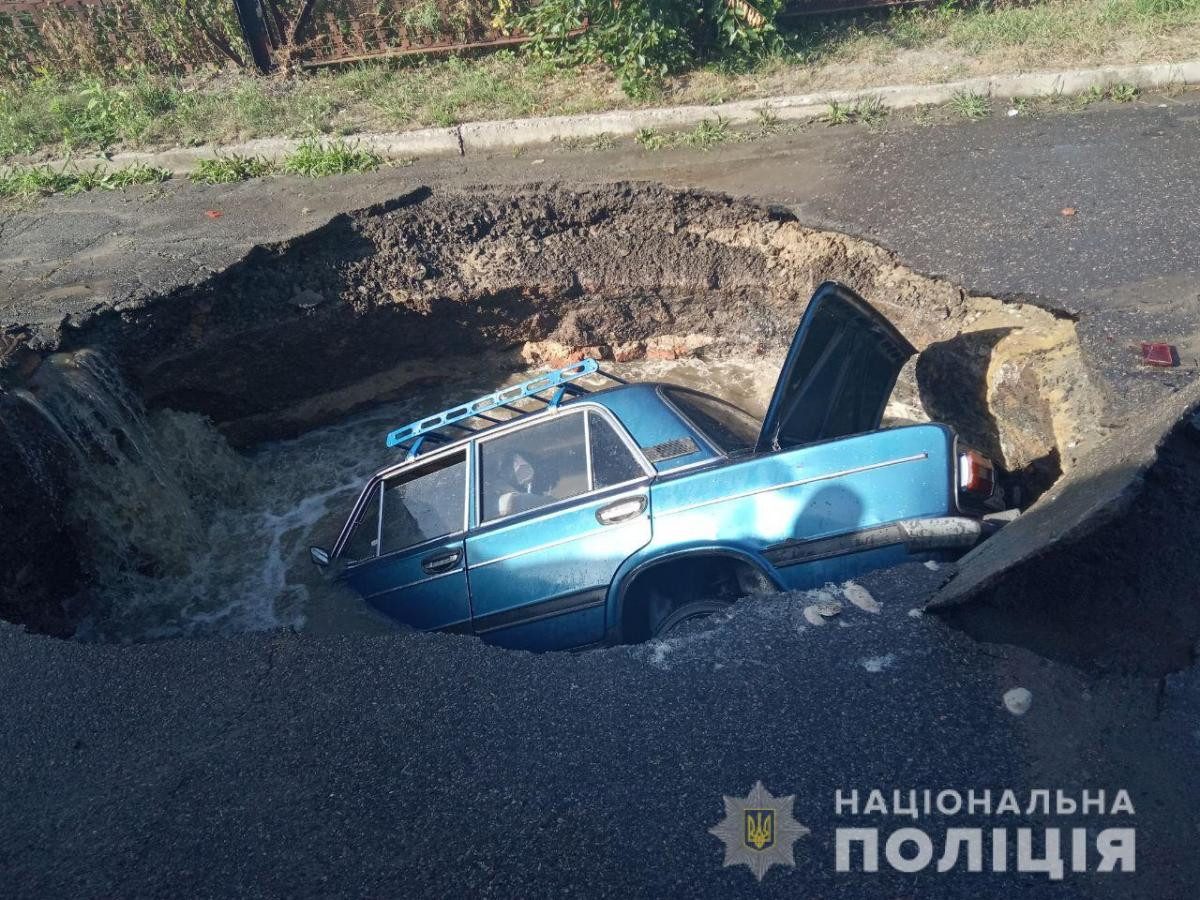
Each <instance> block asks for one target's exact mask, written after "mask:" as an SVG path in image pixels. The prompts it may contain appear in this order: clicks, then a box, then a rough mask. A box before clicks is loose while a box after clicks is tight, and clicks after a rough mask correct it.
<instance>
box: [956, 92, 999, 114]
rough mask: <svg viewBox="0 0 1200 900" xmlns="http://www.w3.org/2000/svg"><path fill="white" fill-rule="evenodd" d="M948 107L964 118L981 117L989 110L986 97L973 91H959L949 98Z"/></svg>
mask: <svg viewBox="0 0 1200 900" xmlns="http://www.w3.org/2000/svg"><path fill="white" fill-rule="evenodd" d="M950 108H951V109H952V110H954V111H955V112H956V113H958V114H959V115H960V116H962V117H963V118H964V119H983V118H986V117H987V115H988V113H990V112H991V106H990V104H989V103H988V99H987V97H985V96H983V94H977V93H975V92H974V91H960V92H959V93H957V94H955V95H954V96H953V97H951V98H950Z"/></svg>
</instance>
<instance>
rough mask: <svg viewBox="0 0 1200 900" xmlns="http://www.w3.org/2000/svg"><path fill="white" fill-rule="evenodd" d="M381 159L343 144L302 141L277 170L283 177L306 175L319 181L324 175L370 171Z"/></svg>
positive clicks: (376, 155)
mask: <svg viewBox="0 0 1200 900" xmlns="http://www.w3.org/2000/svg"><path fill="white" fill-rule="evenodd" d="M382 162H383V157H381V156H380V155H379V154H378V153H373V152H371V151H370V150H361V149H359V148H358V147H356V146H354V145H352V144H347V143H346V142H345V141H319V140H315V139H311V138H310V139H308V140H305V141H304V142H302V143H301V144H300V146H299V147H297V148H296V149H295V150H293V151H292V152H291V153H289V154H288V155H287V156H285V157H284V159H283V162H282V164H281V165H280V166H279V171H280V172H282V173H284V174H285V175H306V176H308V177H309V178H322V177H324V176H326V175H347V174H349V173H351V172H371V171H373V170H375V169H378V168H379V166H380V164H381V163H382Z"/></svg>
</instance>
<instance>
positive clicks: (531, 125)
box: [74, 59, 1200, 173]
mask: <svg viewBox="0 0 1200 900" xmlns="http://www.w3.org/2000/svg"><path fill="white" fill-rule="evenodd" d="M1119 83H1127V84H1132V85H1135V86H1137V87H1139V88H1142V89H1153V88H1163V87H1170V86H1178V85H1189V84H1200V59H1195V60H1191V61H1188V62H1179V63H1154V64H1150V65H1135V66H1103V67H1101V68H1096V69H1074V70H1067V71H1062V72H1028V73H1022V74H1013V75H989V76H983V77H979V78H968V79H966V80H964V81H951V82H946V83H944V84H904V85H889V86H883V87H873V88H861V89H859V90H852V91H821V92H817V93H812V94H795V95H792V96H786V97H762V98H758V99H754V100H738V101H735V102H732V103H720V104H716V105H713V106H672V107H664V108H658V109H636V110H622V111H614V112H605V113H590V114H586V115H576V116H548V117H543V118H530V119H502V120H499V121H494V122H471V123H467V124H465V125H459V126H457V127H452V128H423V129H420V130H416V131H404V132H394V133H376V134H361V135H354V136H352V137H351V138H350V140H351V141H353V142H356V143H358V144H359V145H360V146H362V147H364V148H369V149H371V150H374V151H375V152H376V153H379V154H380V155H381V156H384V157H385V158H389V159H403V158H406V157H416V156H437V155H444V154H451V155H466V154H469V153H478V152H481V151H486V150H501V149H506V148H508V149H511V148H516V147H528V146H533V145H537V144H547V143H550V142H552V141H556V140H570V139H581V138H594V137H599V136H600V135H604V134H607V135H612V136H615V137H621V136H629V135H633V134H637V132H638V131H640V130H642V129H643V128H652V129H662V130H671V129H680V128H687V127H689V126H693V125H696V124H698V123H699V122H702V121H704V120H705V119H712V118H715V117H717V116H720V117H721V118H722V119H723V120H725V121H727V122H729V123H730V124H734V125H738V124H746V123H754V122H757V121H758V120H759V118H760V116H761V115H762V114H763V113H764V111H765V112H769V113H770V114H771V115H772V116H773V117H774V118H776V119H778V120H780V121H789V122H803V121H811V120H813V119H817V118H820V117H821V116H823V115H825V114H826V113H827V112H828V110H829V105H830V104H831V103H849V102H853V101H855V100H860V99H862V98H864V97H875V98H878V100H879V101H880V102H881V103H882V104H883V105H884V106H886V107H889V108H891V109H907V108H911V107H914V106H930V105H937V104H941V103H947V102H949V101H950V100H951V99H953V97H954V96H955V95H956V94H960V93H976V94H983V95H984V96H989V97H999V98H1005V99H1008V98H1014V97H1045V96H1052V95H1055V94H1078V93H1082V92H1083V91H1086V90H1090V89H1091V88H1094V87H1109V86H1111V85H1114V84H1119ZM299 144H300V141H299V140H298V139H288V138H264V139H260V140H254V141H246V142H244V143H240V144H229V145H225V146H202V147H190V148H181V149H176V150H167V151H164V152H160V153H117V154H114V155H113V156H112V157H99V156H96V157H86V158H81V159H77V160H74V163H75V164H76V165H79V166H87V167H90V166H93V165H96V164H105V163H107V164H108V165H111V166H126V165H131V164H133V163H139V162H140V163H145V164H147V165H154V166H159V167H161V168H164V169H168V170H170V171H172V172H175V173H182V172H187V171H190V170H191V169H192V168H194V167H195V165H196V163H198V162H199V161H200V160H203V159H212V158H214V157H216V156H218V155H220V154H222V153H238V154H242V155H246V156H262V157H265V158H267V159H280V158H281V157H283V156H286V155H287V154H288V153H290V152H291V151H292V150H294V149H295V148H296V147H297V146H298V145H299Z"/></svg>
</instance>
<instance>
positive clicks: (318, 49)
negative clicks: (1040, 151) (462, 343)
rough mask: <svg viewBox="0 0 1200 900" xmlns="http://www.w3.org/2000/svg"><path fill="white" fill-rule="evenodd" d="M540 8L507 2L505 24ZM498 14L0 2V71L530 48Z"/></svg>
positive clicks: (126, 0) (862, 2)
mask: <svg viewBox="0 0 1200 900" xmlns="http://www.w3.org/2000/svg"><path fill="white" fill-rule="evenodd" d="M536 2H538V0H515V2H514V3H513V4H512V5H511V6H510V5H509V4H505V5H506V7H507V8H508V10H509V15H510V17H511V14H512V13H514V12H520V10H521V9H522V8H528V6H527V4H530V3H536ZM913 2H917V3H920V2H923V0H793V2H792V3H791V4H790V6H789V7H788V9H787V11H786V12H785V15H806V14H813V13H826V12H843V11H848V10H856V9H865V8H869V7H877V6H892V5H898V4H902V3H903V4H910V3H913ZM924 2H928V0H924ZM495 10H496V6H495V0H186V2H185V0H0V72H3V71H8V72H9V73H11V74H28V73H36V72H40V71H51V72H62V73H74V72H80V71H85V72H92V73H97V74H102V73H107V72H112V71H113V70H116V69H120V68H121V67H124V66H137V67H141V68H147V69H150V70H153V71H176V72H177V71H183V72H187V71H191V70H193V69H196V68H201V67H206V66H211V65H213V64H223V63H229V62H231V61H232V62H234V63H236V64H237V65H239V66H244V65H251V64H253V65H256V66H257V67H258V68H259V69H260V70H262V71H264V72H266V71H272V70H276V69H281V68H309V67H315V66H323V65H330V64H334V63H343V62H353V61H357V60H364V59H377V58H382V57H392V56H410V55H419V54H430V53H439V52H452V51H463V50H474V49H489V48H495V47H503V46H508V45H513V44H521V43H524V42H525V41H527V40H529V36H528V35H525V34H522V33H521V32H519V31H516V30H513V29H511V28H505V27H504V24H503V22H501V21H500V19H498V18H497V17H496V14H495ZM586 28H587V23H586V22H585V23H584V25H583V27H582V28H579V29H577V30H576V31H574V32H572V34H579V33H581V32H582V31H584V30H586Z"/></svg>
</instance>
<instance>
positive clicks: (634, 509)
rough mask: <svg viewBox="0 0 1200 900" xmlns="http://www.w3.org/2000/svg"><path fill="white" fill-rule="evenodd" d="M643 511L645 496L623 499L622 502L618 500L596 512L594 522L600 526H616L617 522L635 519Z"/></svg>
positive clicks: (644, 509) (644, 508)
mask: <svg viewBox="0 0 1200 900" xmlns="http://www.w3.org/2000/svg"><path fill="white" fill-rule="evenodd" d="M645 511H646V496H645V494H643V495H642V496H640V497H625V498H624V499H623V500H618V501H617V502H616V503H610V504H609V505H608V506H602V507H600V508H599V509H598V510H596V521H597V522H599V523H600V524H601V525H616V524H617V523H618V522H626V521H628V520H629V519H636V518H637V517H638V516H640V515H641V514H642V513H644V512H645Z"/></svg>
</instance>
